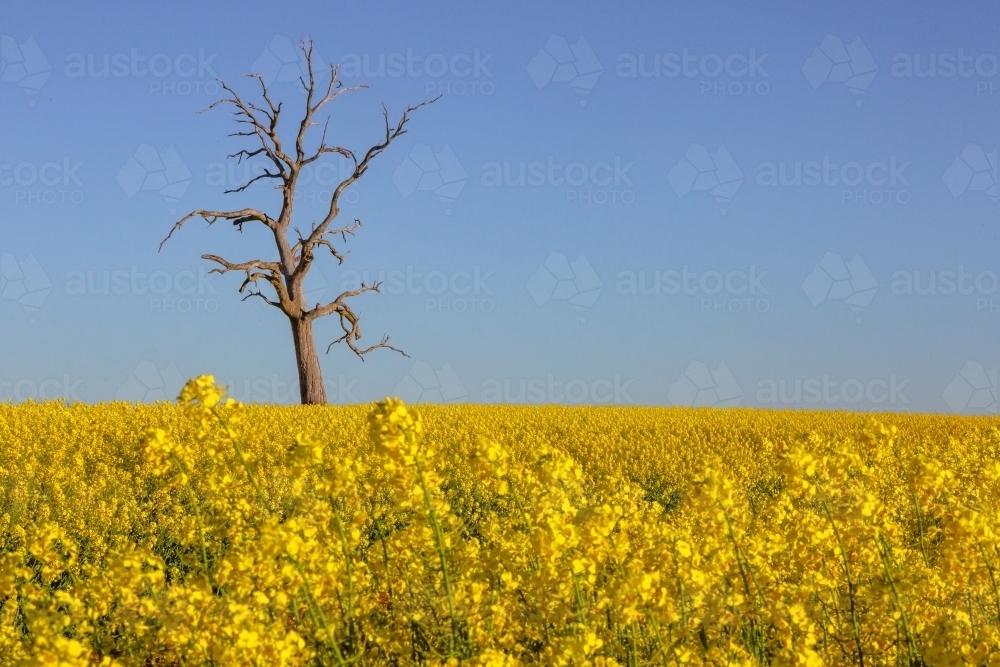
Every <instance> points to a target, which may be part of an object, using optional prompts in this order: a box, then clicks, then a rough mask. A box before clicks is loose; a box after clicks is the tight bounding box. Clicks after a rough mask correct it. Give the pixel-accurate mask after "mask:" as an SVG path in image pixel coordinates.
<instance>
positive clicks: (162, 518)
mask: <svg viewBox="0 0 1000 667" xmlns="http://www.w3.org/2000/svg"><path fill="white" fill-rule="evenodd" d="M998 427H1000V420H998V419H995V418H970V417H944V416H919V415H888V414H887V415H879V416H878V417H877V419H872V416H870V415H864V414H858V413H846V412H767V411H754V410H748V409H729V410H712V409H686V408H685V409H679V408H678V409H674V408H571V407H559V406H552V407H519V406H417V407H416V408H414V407H413V406H403V405H402V404H400V403H398V402H396V401H385V402H381V403H379V404H377V405H371V406H353V407H262V406H242V405H239V404H236V403H232V402H227V401H226V399H225V398H223V397H222V396H221V390H220V389H219V388H218V387H216V386H215V385H214V383H213V381H212V379H211V378H210V377H202V378H199V379H197V380H192V381H191V382H189V383H188V385H187V386H186V387H185V389H184V390H183V392H182V396H181V400H180V401H179V402H178V403H175V404H171V405H167V404H160V405H156V406H143V407H138V408H136V407H132V406H129V405H127V404H122V403H115V404H110V405H101V406H75V407H65V406H63V405H61V404H58V403H45V404H27V405H21V406H10V405H7V406H0V664H2V665H14V664H46V665H85V664H87V665H93V664H107V665H112V664H115V665H208V664H212V665H260V666H261V667H264V666H271V665H318V664H322V665H345V664H352V665H383V664H384V665H405V664H468V665H514V664H537V665H550V664H567V665H589V664H593V665H648V664H656V665H700V664H712V665H725V664H743V665H756V664H771V665H786V664H787V665H790V664H810V665H820V664H830V665H872V666H874V665H1000V581H998V577H1000V537H998V531H1000V513H998V507H1000V503H998V501H997V500H996V499H997V498H998V497H1000V430H998Z"/></svg>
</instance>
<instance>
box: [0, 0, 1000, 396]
mask: <svg viewBox="0 0 1000 667" xmlns="http://www.w3.org/2000/svg"><path fill="white" fill-rule="evenodd" d="M807 4H809V5H812V6H811V7H810V6H806V5H807ZM0 34H2V35H3V42H2V61H3V74H2V83H0V137H2V140H0V253H2V272H0V273H2V279H0V280H2V287H0V295H2V299H0V342H2V345H0V398H2V399H11V400H13V401H15V402H19V401H21V400H24V399H26V398H29V397H36V398H37V397H55V396H62V397H65V398H68V399H71V400H82V401H88V402H97V401H105V400H112V399H115V398H116V397H120V398H128V399H132V400H154V399H156V398H157V397H168V398H174V397H175V396H176V392H177V389H178V388H179V385H180V383H181V382H183V380H184V379H187V378H189V377H193V376H195V375H198V374H201V373H212V374H214V375H215V376H216V377H217V378H218V379H220V380H221V381H223V382H225V383H227V384H229V385H230V386H231V390H232V393H233V395H235V396H236V397H237V398H242V399H244V400H250V401H265V402H270V401H275V402H294V401H296V400H297V379H296V375H295V365H294V354H293V348H292V341H291V335H290V330H289V326H288V324H287V320H286V319H285V318H284V316H283V315H282V314H281V313H280V312H279V311H277V310H276V309H273V308H271V307H269V306H267V305H266V304H264V303H263V302H262V301H260V300H250V301H245V302H244V301H240V295H239V294H238V293H237V289H238V288H239V285H240V282H241V278H240V277H239V276H238V275H235V274H229V275H225V276H218V275H214V276H212V275H209V274H207V271H208V270H210V269H211V268H212V264H211V263H210V262H207V261H205V260H202V259H200V256H201V255H202V254H204V253H216V254H219V255H222V256H224V257H226V258H227V259H230V260H232V261H239V260H245V259H251V258H268V259H271V258H274V257H275V254H274V249H273V242H272V241H269V239H268V236H267V235H266V234H265V233H264V230H262V228H252V227H249V226H248V227H247V228H245V230H244V232H243V233H242V234H240V233H238V232H237V231H236V230H235V229H233V228H232V227H231V226H228V228H227V226H226V225H224V224H218V225H216V226H214V227H212V228H209V227H207V226H206V225H205V223H204V222H201V221H192V222H191V223H189V224H188V226H186V227H185V228H184V229H183V230H182V231H181V232H179V233H177V234H175V235H174V237H173V238H172V239H171V240H170V242H169V243H167V244H166V246H165V247H164V248H163V251H162V252H159V253H158V252H157V247H158V245H159V242H160V241H161V240H162V239H163V238H164V236H165V235H166V234H167V232H168V231H169V230H170V227H171V225H172V224H173V223H174V222H175V221H176V220H177V219H179V218H180V217H181V216H183V215H184V214H186V213H187V212H188V211H190V210H192V209H194V208H223V209H232V208H242V207H244V206H260V207H264V208H267V210H268V211H270V212H272V213H276V212H277V203H278V200H277V196H278V195H277V193H276V192H275V191H273V190H271V189H269V187H268V186H264V185H262V186H254V187H252V188H250V189H249V190H248V191H246V192H244V193H242V194H224V193H223V191H224V190H225V189H226V188H231V187H235V186H238V185H241V184H242V183H243V182H244V181H245V178H247V176H248V175H252V174H253V173H254V172H253V171H252V169H253V168H254V163H251V164H250V166H249V171H247V165H246V164H244V165H236V164H235V163H234V161H233V160H227V158H226V156H227V155H228V154H231V153H235V152H236V151H238V150H240V149H242V148H248V149H253V148H254V144H253V142H252V141H250V140H247V139H238V138H233V137H228V136H227V135H228V134H229V133H230V132H233V131H235V129H236V126H235V125H234V124H233V122H232V117H231V115H230V114H229V110H228V109H226V108H216V109H214V110H212V111H209V112H206V113H203V114H199V113H197V112H198V111H199V110H202V109H204V108H205V107H206V106H207V105H208V104H210V103H211V102H213V101H215V100H216V99H218V98H219V97H220V96H221V95H222V91H221V90H220V89H219V87H218V83H217V79H223V80H224V81H225V82H226V83H228V84H230V85H232V86H235V87H236V89H237V90H238V91H239V92H240V93H241V94H242V95H245V96H246V97H248V98H252V99H255V95H256V92H257V91H256V89H255V87H254V86H255V83H254V81H253V80H251V79H247V78H243V77H241V75H242V74H245V73H247V72H251V71H256V72H259V73H260V74H261V75H262V76H263V77H264V78H265V80H266V81H267V82H268V84H269V86H270V89H271V91H272V92H273V94H274V96H275V97H276V98H278V99H281V100H284V101H285V103H286V115H287V118H288V121H289V122H290V123H294V122H297V118H295V114H296V113H297V110H298V109H299V108H301V105H302V102H303V100H304V97H303V96H302V95H301V93H300V92H299V91H298V90H296V84H295V83H294V79H295V78H296V77H297V76H298V73H299V72H300V71H301V70H300V68H301V63H300V61H299V59H298V58H297V56H296V55H295V51H294V47H295V45H296V44H298V42H299V40H300V39H301V38H303V37H312V38H313V39H314V40H315V49H316V53H317V54H318V56H319V58H320V59H321V60H322V61H323V62H324V63H337V62H339V63H341V78H342V80H343V81H344V83H345V84H348V85H357V84H362V83H363V84H365V85H367V86H368V88H367V89H364V90H358V91H355V92H350V93H348V94H347V95H345V96H343V97H342V98H340V99H338V100H337V101H336V102H335V103H333V104H331V105H330V106H328V107H327V109H328V110H329V112H330V115H331V121H330V130H329V132H330V136H331V138H332V140H333V141H334V142H336V143H338V144H341V145H345V146H348V147H350V148H353V149H355V150H359V151H363V150H364V149H366V148H367V147H368V146H369V145H371V144H372V143H374V142H375V141H377V140H378V139H379V135H380V132H381V131H382V130H381V122H382V121H381V109H382V107H381V105H382V104H383V103H384V104H385V105H386V107H387V108H388V109H389V113H390V116H391V117H392V118H393V119H395V118H397V117H398V115H399V113H400V112H401V111H402V110H403V108H405V105H407V104H411V103H415V102H419V101H421V100H424V99H426V98H433V97H437V96H438V95H440V96H441V97H440V99H439V100H438V101H437V102H436V103H434V104H433V105H430V106H428V107H425V108H422V109H420V110H419V111H418V112H417V113H415V114H414V115H413V118H412V122H411V123H410V125H409V132H408V133H407V134H406V135H404V136H402V137H400V138H399V139H398V140H397V141H396V142H395V143H393V145H392V146H391V147H390V148H389V150H388V151H386V153H385V154H383V155H381V156H379V158H378V159H377V160H376V162H375V163H374V164H373V166H372V168H371V169H370V170H369V171H368V173H367V174H365V176H364V177H363V178H362V179H361V181H360V182H359V183H357V184H356V185H354V186H352V187H351V188H350V189H349V190H348V191H347V193H346V195H345V197H344V199H343V205H342V209H343V213H342V215H343V218H344V220H345V221H348V220H352V219H354V218H359V219H361V220H362V221H363V224H364V227H363V228H362V229H361V230H360V231H359V232H358V233H357V234H356V235H355V236H354V237H352V238H349V239H348V241H347V242H346V244H341V249H342V250H347V251H350V254H349V255H348V256H347V259H346V261H345V262H344V264H342V265H339V266H338V265H337V264H336V263H335V262H333V261H325V262H321V263H318V264H317V265H316V266H315V267H314V270H313V275H312V276H311V281H310V285H311V292H310V294H311V295H315V296H316V297H317V298H318V299H327V300H329V299H332V298H334V297H336V296H337V294H339V293H340V292H341V291H342V290H343V289H349V288H350V287H351V286H352V285H353V284H354V282H355V281H357V280H360V279H366V280H369V281H370V280H372V279H378V278H382V279H383V280H385V283H384V286H383V287H384V289H383V293H382V294H379V295H365V296H363V297H360V298H359V299H358V300H356V301H355V302H354V305H355V307H356V309H357V310H358V311H360V314H361V316H362V323H363V331H364V333H365V334H366V336H365V339H364V340H363V341H362V342H364V341H365V340H368V339H375V340H373V341H372V342H376V341H377V339H378V338H380V337H381V336H382V335H383V334H386V333H387V334H389V335H390V336H391V340H392V342H393V343H394V344H397V345H398V346H400V347H401V348H402V349H404V350H405V351H406V352H407V353H409V354H410V356H411V358H410V359H407V358H404V357H401V356H399V355H396V354H394V353H392V352H389V351H383V350H380V351H377V352H375V353H373V354H371V355H369V356H368V357H367V360H366V361H365V362H364V363H362V362H361V360H359V359H358V358H356V357H354V356H353V355H352V354H351V353H350V351H349V350H347V349H346V348H344V347H343V346H334V348H333V349H332V350H331V351H330V352H329V354H323V355H322V366H323V373H324V380H325V382H326V384H327V392H328V396H329V398H330V401H331V402H357V401H368V400H371V399H374V398H377V397H380V396H384V395H387V394H394V393H398V394H400V395H401V396H403V397H404V398H409V399H410V400H457V401H469V402H496V401H522V402H567V403H600V404H609V403H610V404H627V403H633V404H655V405H667V404H699V405H701V404H704V405H733V404H739V405H747V406H764V407H805V408H809V407H818V408H830V409H861V410H908V411H932V412H964V413H975V412H996V411H997V363H998V361H1000V346H998V345H997V330H998V324H1000V289H998V282H997V281H998V274H1000V254H998V251H997V248H998V245H997V239H998V229H1000V207H998V204H997V146H998V142H1000V124H998V122H997V121H998V119H1000V115H998V110H1000V74H998V58H1000V41H998V36H1000V8H998V6H997V4H996V3H993V2H985V1H975V2H968V3H961V5H943V4H941V3H929V2H879V3H871V2H840V3H797V2H700V3H694V2H683V3H681V2H673V3H663V2H645V3H642V2H635V3H630V6H629V7H627V8H623V7H621V6H620V5H619V4H615V3H610V2H601V3H597V2H589V3H568V2H551V3H528V2H505V3H495V4H493V6H492V7H484V6H483V4H482V3H458V2H449V3H444V2H437V3H414V4H412V5H404V4H403V3H385V2H371V3H360V4H357V3H356V4H350V5H347V4H343V3H330V2H288V3H284V4H282V5H280V7H278V6H276V5H275V4H274V3H264V2H259V1H258V0H242V1H241V2H212V3H171V2H163V3H124V2H101V3H70V2H45V1H37V2H32V3H27V2H9V1H7V0H2V1H0ZM290 129H292V127H291V125H287V126H286V127H285V130H286V132H288V131H289V130H290ZM286 136H287V135H286ZM314 141H318V138H314ZM313 145H315V144H313ZM341 168H342V163H341V162H340V161H339V160H338V159H335V158H330V159H329V162H328V163H327V164H325V165H324V166H321V167H319V168H317V169H314V170H313V171H312V172H311V173H310V174H309V177H308V178H307V179H306V181H307V182H305V183H303V185H302V187H301V190H302V191H301V192H300V193H299V204H298V206H297V208H296V216H297V217H296V221H297V223H298V224H299V225H300V226H302V227H303V228H304V227H307V226H308V225H309V223H310V222H311V221H312V220H314V219H316V218H317V217H318V216H320V215H322V212H323V210H324V209H323V206H324V201H323V200H324V198H326V197H328V196H329V193H330V191H331V190H332V188H333V187H334V186H335V184H336V183H337V182H339V178H340V176H341V173H342V172H341ZM338 330H339V328H338V327H337V324H336V322H335V321H333V319H332V318H327V319H326V320H323V321H321V322H320V324H318V325H317V329H316V335H317V341H316V342H317V346H318V347H319V348H320V349H321V351H325V349H326V347H327V345H328V344H329V342H330V341H332V340H333V339H334V338H335V337H336V332H337V331H338Z"/></svg>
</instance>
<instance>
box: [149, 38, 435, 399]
mask: <svg viewBox="0 0 1000 667" xmlns="http://www.w3.org/2000/svg"><path fill="white" fill-rule="evenodd" d="M299 49H300V50H301V51H302V53H303V55H304V56H305V62H306V66H307V70H308V72H307V73H306V75H305V76H304V77H299V83H300V84H301V85H302V87H303V89H304V90H305V110H304V113H303V115H302V117H301V119H300V120H299V125H298V131H297V133H296V135H295V148H294V152H293V153H291V154H289V152H288V151H287V150H286V147H285V144H284V143H282V140H281V138H280V137H279V135H278V124H279V116H280V115H281V112H282V108H283V107H282V103H281V102H278V103H277V104H275V103H274V102H273V101H272V99H271V96H270V95H269V93H268V90H267V85H266V84H265V83H264V79H263V78H262V77H261V76H260V74H246V75H244V76H248V77H250V78H253V79H256V80H257V82H258V83H259V84H260V89H261V96H262V97H263V100H264V103H265V104H266V108H265V107H264V106H263V105H260V104H259V103H258V104H254V103H253V102H246V101H244V100H243V98H241V97H240V96H239V95H238V94H237V93H236V92H235V91H234V90H233V89H232V88H230V87H229V86H228V85H226V83H225V82H223V81H222V80H221V79H220V80H219V85H220V86H222V89H223V90H225V91H226V93H228V94H229V95H230V97H227V98H223V99H220V100H217V101H216V102H214V103H212V104H211V105H209V106H208V107H206V108H205V109H203V110H202V111H201V112H200V113H204V112H205V111H208V110H210V109H213V108H215V107H216V106H219V105H222V104H230V105H232V106H233V107H234V109H233V112H232V113H233V116H234V117H235V121H236V123H238V124H239V125H240V126H245V127H242V128H241V130H240V131H237V132H233V133H232V134H230V135H229V136H234V137H253V138H256V139H257V140H259V142H260V147H259V148H254V149H253V150H247V149H243V150H240V151H238V152H236V153H233V154H232V155H229V156H228V157H229V158H236V160H237V163H239V162H241V161H242V160H250V159H253V158H254V157H256V156H258V155H262V156H264V157H265V158H266V159H267V161H269V162H270V164H268V166H267V167H266V168H265V169H264V170H263V172H262V173H259V174H258V175H256V176H254V177H253V178H250V179H249V180H248V181H247V182H246V183H244V184H243V185H241V186H239V187H236V188H234V189H232V190H226V193H227V194H228V193H239V192H242V191H244V190H246V189H247V188H248V187H250V186H251V185H253V183H255V182H256V181H259V180H267V179H272V180H274V181H275V182H276V184H275V189H276V190H281V210H280V212H279V213H278V215H277V216H276V217H272V216H270V215H268V214H267V213H264V212H263V211H259V210H257V209H253V208H243V209H239V210H234V211H208V210H204V209H197V210H195V211H192V212H191V213H189V214H187V215H186V216H184V217H183V218H181V219H180V220H179V221H177V223H175V224H174V226H173V228H172V229H171V230H170V233H169V234H167V236H166V238H164V239H163V241H161V242H160V249H161V250H162V249H163V245H164V244H165V243H166V242H167V241H168V240H169V239H170V237H171V236H172V235H173V233H174V232H175V231H177V230H178V229H180V228H181V227H182V226H184V223H186V222H187V221H188V220H190V219H192V218H196V217H201V218H203V219H204V220H205V221H206V222H207V223H208V224H209V225H212V224H214V223H215V222H216V221H218V220H228V221H230V222H232V224H233V226H234V227H235V228H236V229H237V230H238V231H240V232H242V231H243V225H246V224H252V223H259V224H261V225H263V226H264V227H266V228H267V229H268V230H270V233H271V234H272V235H273V237H274V242H275V245H276V247H277V260H276V261H267V260H263V259H251V260H248V261H244V262H230V261H228V260H226V259H223V258H222V257H219V256H218V255H202V258H203V259H207V260H210V261H212V262H215V263H216V264H218V265H219V266H218V267H216V268H214V269H212V271H211V273H220V274H224V273H228V272H230V271H242V272H244V273H245V275H246V277H245V279H244V280H243V284H242V285H240V289H239V291H240V293H241V294H244V296H243V300H244V301H245V300H247V299H249V298H250V297H259V298H261V299H263V300H264V302H265V303H267V304H268V305H271V306H274V307H275V308H278V309H279V310H281V312H282V313H284V314H285V316H286V317H287V318H288V321H289V323H290V324H291V328H292V340H293V341H294V343H295V363H296V366H297V368H298V374H299V395H300V396H301V399H302V403H303V404H325V403H326V390H325V388H324V387H323V376H322V370H321V368H320V364H319V356H318V355H317V353H316V343H315V339H314V337H313V322H314V321H315V320H317V319H318V318H320V317H324V316H326V315H331V314H334V313H336V314H337V316H338V317H339V320H340V326H341V329H342V330H343V335H342V336H340V337H339V338H337V339H336V340H334V341H333V342H331V343H330V344H329V345H328V346H327V349H326V351H327V352H329V351H330V348H331V347H333V345H334V344H335V343H345V344H346V345H347V347H349V348H350V349H351V351H353V352H354V353H355V354H356V355H358V357H360V358H361V360H362V361H364V355H366V354H368V353H369V352H371V351H372V350H375V349H378V348H387V349H390V350H394V351H396V352H399V353H400V354H403V355H404V356H408V355H406V353H405V352H402V351H401V350H398V349H396V348H394V347H393V346H391V345H389V337H388V336H383V338H382V340H381V341H380V342H379V343H377V344H375V345H371V346H370V347H367V348H362V347H359V346H358V344H357V341H359V340H361V327H360V324H359V322H358V316H357V315H356V314H355V312H354V311H353V310H352V309H351V307H350V306H349V305H348V303H347V301H348V299H351V298H353V297H356V296H359V295H361V294H364V293H365V292H378V291H379V288H380V287H381V283H379V282H375V283H374V284H371V285H366V284H364V283H362V284H361V286H360V287H359V288H357V289H354V290H348V291H346V292H343V293H342V294H340V296H338V297H337V298H336V299H334V300H333V301H330V302H329V303H326V304H321V303H319V302H317V303H315V304H308V303H307V302H306V295H305V290H304V288H303V283H304V280H305V277H306V274H307V273H308V272H309V269H310V268H311V267H312V265H313V262H314V261H315V260H316V256H317V252H322V250H323V249H324V248H325V249H326V250H327V251H329V252H330V254H331V255H332V256H333V257H334V259H336V260H337V261H338V263H343V262H344V257H345V255H346V254H347V253H346V252H341V251H339V250H337V248H336V247H334V245H333V241H334V240H336V238H337V237H339V238H340V240H341V241H343V242H346V241H347V236H348V235H353V234H354V232H355V231H357V229H358V228H360V227H361V221H360V220H358V219H355V220H354V222H352V223H350V224H347V225H343V226H337V227H333V226H332V224H333V222H334V220H335V219H336V218H337V216H338V215H339V214H340V205H339V203H340V196H341V195H342V194H343V192H344V190H346V189H347V188H348V187H350V185H351V184H352V183H354V182H355V181H356V180H358V179H359V178H361V176H362V175H363V174H364V173H365V171H367V169H368V166H369V165H370V164H371V161H372V160H373V159H374V158H375V156H376V155H378V154H380V153H381V152H382V151H384V150H385V149H386V148H388V147H389V144H391V143H392V142H393V141H394V140H395V139H396V138H397V137H399V136H400V135H402V134H405V133H406V129H405V128H406V123H407V121H409V118H410V114H411V113H412V112H414V111H415V110H417V109H419V108H420V107H422V106H424V105H426V104H429V103H431V102H433V101H435V100H425V101H423V102H421V103H420V104H417V105H415V106H410V107H408V108H407V109H406V111H404V112H403V114H402V116H401V117H400V119H399V121H398V122H397V123H396V125H395V126H393V125H391V124H390V122H389V112H388V110H387V109H386V108H385V105H383V106H382V115H383V118H384V121H385V136H384V137H383V138H382V140H381V141H380V142H379V143H377V144H375V145H374V146H372V147H371V148H369V149H368V150H367V151H366V152H365V153H364V156H363V157H361V158H360V159H359V158H358V156H357V155H356V154H355V153H354V152H353V151H351V150H350V149H347V148H343V147H341V146H329V145H327V143H326V133H327V128H328V127H329V124H330V117H329V116H327V118H326V122H325V123H324V124H323V134H322V136H321V137H320V141H319V147H318V148H317V149H316V150H315V151H309V152H307V150H306V147H305V143H306V134H307V132H308V130H309V129H310V128H311V127H312V126H315V125H319V123H318V122H316V120H314V119H315V117H316V114H317V112H319V111H320V110H321V109H322V108H323V107H324V106H325V105H326V104H327V103H329V102H332V101H333V100H335V99H337V97H339V96H340V95H342V94H343V93H346V92H348V91H351V90H357V89H359V88H367V86H364V85H359V86H351V87H345V86H344V85H343V84H342V83H341V82H340V80H339V79H338V77H337V66H336V65H331V66H330V81H329V83H327V84H326V86H325V92H323V94H322V97H320V96H319V95H318V94H317V82H316V77H315V73H314V70H313V44H312V40H311V39H307V40H303V41H302V42H301V43H300V45H299ZM306 77H308V78H306ZM322 90H323V86H320V91H321V92H322ZM330 153H333V154H336V155H338V156H340V157H341V158H342V159H345V160H349V161H351V163H353V166H354V169H353V172H352V173H351V174H350V176H348V177H347V178H345V179H344V180H343V181H341V182H340V184H339V185H337V187H336V188H335V189H334V190H333V194H332V196H331V198H330V206H329V210H327V211H326V214H325V215H324V217H323V219H322V220H320V221H318V222H317V221H315V220H314V221H313V222H312V223H311V224H310V228H309V231H308V233H307V234H305V235H303V233H302V232H301V231H300V230H299V228H298V227H292V226H291V224H292V209H293V206H294V201H295V187H296V184H297V183H298V179H299V176H300V174H301V173H302V170H303V169H304V168H305V167H307V166H308V165H310V164H312V163H314V162H316V161H317V160H319V159H320V158H322V157H323V156H324V155H327V154H330ZM272 166H273V169H272ZM348 167H350V163H348ZM290 230H291V231H294V236H292V234H291V232H290ZM261 280H263V281H264V282H265V283H266V284H267V285H269V286H270V287H271V289H273V291H274V295H273V296H272V295H268V294H264V293H263V292H261V290H260V285H259V282H258V281H261Z"/></svg>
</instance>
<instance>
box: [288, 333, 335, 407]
mask: <svg viewBox="0 0 1000 667" xmlns="http://www.w3.org/2000/svg"><path fill="white" fill-rule="evenodd" d="M289 321H290V322H291V323H292V338H293V339H295V366H296V368H298V371H299V396H300V397H301V401H302V405H326V388H325V387H324V386H323V371H322V369H320V366H319V355H317V354H316V343H315V341H314V340H313V330H312V322H311V321H308V320H300V319H296V318H289Z"/></svg>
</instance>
